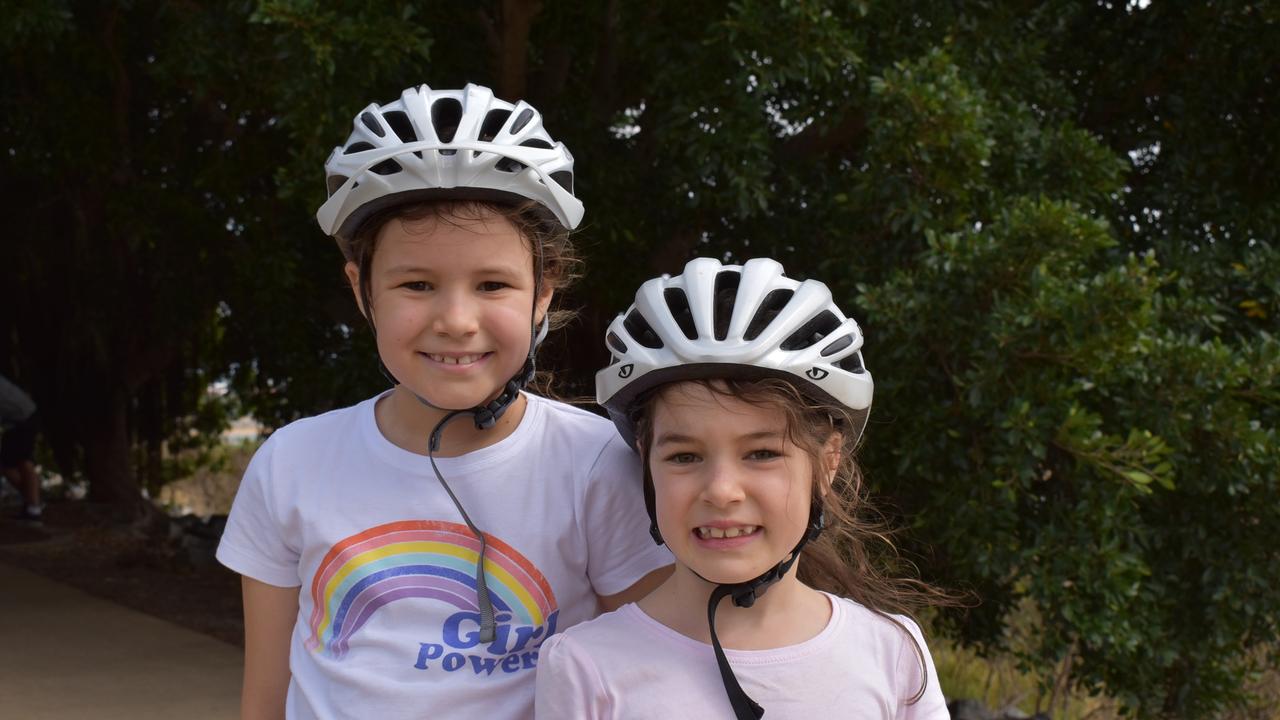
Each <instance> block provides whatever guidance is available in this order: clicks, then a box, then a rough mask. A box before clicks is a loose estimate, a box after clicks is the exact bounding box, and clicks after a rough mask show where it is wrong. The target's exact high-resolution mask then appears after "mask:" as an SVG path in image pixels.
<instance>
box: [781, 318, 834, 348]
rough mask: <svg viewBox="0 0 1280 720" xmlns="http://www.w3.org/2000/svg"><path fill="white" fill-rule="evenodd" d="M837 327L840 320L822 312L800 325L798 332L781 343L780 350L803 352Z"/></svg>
mask: <svg viewBox="0 0 1280 720" xmlns="http://www.w3.org/2000/svg"><path fill="white" fill-rule="evenodd" d="M838 327H840V319H839V318H837V317H836V316H835V313H833V312H831V311H830V310H824V311H822V312H821V313H819V314H818V315H817V316H815V317H814V318H813V319H812V320H810V321H809V322H807V323H805V324H804V325H801V326H800V329H799V330H796V331H795V332H793V333H791V337H788V338H787V339H786V340H784V341H783V342H782V349H783V350H803V349H805V348H807V347H813V345H814V344H816V343H817V342H818V341H819V340H821V339H822V338H824V337H826V336H828V335H830V334H831V332H832V331H833V330H835V329H836V328H838Z"/></svg>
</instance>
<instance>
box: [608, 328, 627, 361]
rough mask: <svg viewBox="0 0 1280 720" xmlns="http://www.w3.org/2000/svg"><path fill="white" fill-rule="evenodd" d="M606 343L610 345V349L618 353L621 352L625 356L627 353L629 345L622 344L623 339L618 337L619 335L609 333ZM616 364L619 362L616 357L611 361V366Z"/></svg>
mask: <svg viewBox="0 0 1280 720" xmlns="http://www.w3.org/2000/svg"><path fill="white" fill-rule="evenodd" d="M605 341H606V342H608V343H609V347H610V348H612V349H614V350H616V351H617V352H620V353H623V354H625V353H626V352H627V344H626V343H624V342H622V338H620V337H618V334H617V333H609V335H608V336H607V337H606V338H605ZM614 362H617V358H616V357H615V358H614V359H613V360H611V361H610V364H612V363H614Z"/></svg>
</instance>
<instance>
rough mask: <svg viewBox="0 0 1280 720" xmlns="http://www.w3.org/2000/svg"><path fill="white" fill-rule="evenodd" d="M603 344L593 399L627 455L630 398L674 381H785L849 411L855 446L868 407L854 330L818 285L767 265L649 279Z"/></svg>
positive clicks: (868, 389) (703, 263) (699, 264)
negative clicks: (605, 361)
mask: <svg viewBox="0 0 1280 720" xmlns="http://www.w3.org/2000/svg"><path fill="white" fill-rule="evenodd" d="M605 345H606V346H607V347H608V348H609V352H611V353H612V354H613V359H612V360H611V361H610V363H609V365H608V366H607V367H605V368H604V369H603V370H601V371H600V372H598V373H596V400H597V402H599V403H600V404H601V405H603V406H604V407H605V409H606V410H608V412H609V416H610V417H611V418H612V419H613V422H614V424H615V425H617V427H618V431H619V432H620V433H621V434H622V437H623V438H624V439H626V441H627V442H628V443H630V444H631V445H633V446H634V445H635V432H634V427H633V420H632V418H631V416H630V411H631V408H632V405H633V404H634V403H635V401H636V398H637V397H638V396H639V395H640V394H641V393H643V392H645V391H646V390H649V389H652V388H655V387H657V386H659V385H663V384H665V383H669V382H677V381H680V380H695V379H700V378H717V377H720V378H757V377H781V378H784V379H786V380H791V381H793V382H795V383H796V385H797V386H798V387H799V388H800V390H801V391H802V392H806V393H807V394H810V395H812V396H815V397H817V398H819V399H821V400H824V401H830V402H835V403H837V404H839V405H841V406H843V407H845V408H847V409H848V410H849V411H850V414H851V416H852V418H853V421H854V426H855V427H854V428H851V430H856V434H855V436H854V439H855V440H856V438H857V437H858V436H860V435H861V434H862V430H863V428H864V427H865V425H866V419H867V413H868V411H869V409H870V407H871V396H872V390H873V384H872V380H871V373H869V372H867V369H866V368H865V367H864V366H863V364H862V354H861V352H860V350H861V348H862V332H861V331H860V330H859V329H858V324H857V323H856V322H854V321H853V319H852V318H848V317H846V316H845V314H844V313H843V312H841V311H840V308H839V307H836V304H835V302H834V301H833V300H832V299H831V291H830V290H829V289H828V288H827V286H826V285H825V284H823V283H821V282H819V281H817V280H805V281H804V282H799V281H797V280H793V279H791V278H789V277H787V276H786V275H785V274H784V271H783V268H782V265H781V264H779V263H778V262H776V261H774V260H769V259H766V258H756V259H753V260H748V261H747V262H746V263H745V264H744V265H722V264H720V262H719V261H717V260H715V259H712V258H696V259H694V260H690V261H689V263H688V264H687V265H685V267H684V272H682V273H681V274H680V275H677V276H675V277H671V276H669V275H663V276H662V277H659V278H654V279H652V280H649V281H648V282H646V283H645V284H644V285H642V286H640V289H639V290H638V291H637V292H636V301H635V304H633V305H632V306H631V308H630V309H629V310H627V312H626V313H623V314H621V315H619V316H618V317H617V318H616V319H614V321H613V322H612V323H611V324H610V325H609V330H608V334H607V335H606V339H605Z"/></svg>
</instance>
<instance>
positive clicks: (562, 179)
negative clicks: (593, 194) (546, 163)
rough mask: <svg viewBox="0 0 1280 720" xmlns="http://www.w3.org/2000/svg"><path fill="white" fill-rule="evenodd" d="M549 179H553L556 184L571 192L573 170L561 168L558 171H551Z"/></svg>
mask: <svg viewBox="0 0 1280 720" xmlns="http://www.w3.org/2000/svg"><path fill="white" fill-rule="evenodd" d="M551 179H552V180H555V181H556V184H557V185H559V186H560V187H562V188H564V189H565V190H568V191H569V192H570V193H572V192H573V171H571V170H561V171H560V172H553V173H551Z"/></svg>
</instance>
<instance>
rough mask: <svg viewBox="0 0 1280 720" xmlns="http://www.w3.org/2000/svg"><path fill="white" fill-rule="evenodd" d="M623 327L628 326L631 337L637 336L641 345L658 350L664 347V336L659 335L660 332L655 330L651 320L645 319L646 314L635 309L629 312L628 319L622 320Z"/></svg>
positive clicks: (637, 340)
mask: <svg viewBox="0 0 1280 720" xmlns="http://www.w3.org/2000/svg"><path fill="white" fill-rule="evenodd" d="M622 327H624V328H626V329H627V332H628V333H630V334H631V337H633V338H635V339H636V342H638V343H640V344H641V345H643V346H645V347H647V348H649V349H651V350H658V349H660V348H661V347H662V338H660V337H658V333H656V332H654V331H653V328H652V327H651V326H650V325H649V321H648V320H645V319H644V316H643V315H641V314H640V313H638V312H636V311H635V310H632V311H631V312H629V313H627V319H626V320H623V321H622Z"/></svg>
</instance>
